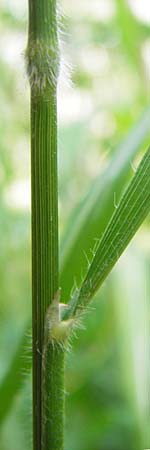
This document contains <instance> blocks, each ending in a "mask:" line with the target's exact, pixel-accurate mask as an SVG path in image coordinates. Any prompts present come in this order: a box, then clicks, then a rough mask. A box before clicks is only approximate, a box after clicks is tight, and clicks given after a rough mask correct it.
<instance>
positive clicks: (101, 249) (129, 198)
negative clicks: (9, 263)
mask: <svg viewBox="0 0 150 450" xmlns="http://www.w3.org/2000/svg"><path fill="white" fill-rule="evenodd" d="M149 211H150V148H148V150H147V152H146V153H145V155H144V157H143V159H142V161H141V163H140V165H139V167H138V169H137V171H136V174H135V176H134V177H133V179H132V181H131V183H130V184H129V186H128V188H127V190H126V191H125V193H124V195H123V197H122V199H121V201H120V204H119V206H118V208H117V210H116V211H115V212H114V214H113V216H112V218H111V220H110V222H109V223H108V226H107V227H106V230H105V232H104V235H103V237H102V239H101V241H100V244H99V246H98V249H97V251H96V254H95V256H94V258H93V261H92V263H91V266H90V268H89V270H88V272H87V275H86V277H85V279H84V281H83V283H82V285H81V287H80V290H79V291H78V292H77V293H76V294H75V298H73V300H72V307H71V309H72V312H73V313H74V314H75V313H76V312H77V311H78V310H80V309H81V308H82V307H85V306H86V305H87V304H88V303H89V301H90V300H91V298H92V297H93V295H94V294H95V292H96V291H97V289H98V288H99V287H100V286H101V285H102V283H103V282H104V280H105V279H106V277H107V276H108V274H109V272H110V271H111V270H112V268H113V267H114V265H115V264H116V262H117V261H118V259H119V257H120V256H121V254H122V253H123V251H124V250H125V248H126V247H127V245H128V244H129V242H130V241H131V239H132V237H133V236H134V234H135V233H136V231H137V230H138V228H139V226H140V225H141V224H142V222H143V220H144V219H145V218H146V216H147V214H148V212H149Z"/></svg>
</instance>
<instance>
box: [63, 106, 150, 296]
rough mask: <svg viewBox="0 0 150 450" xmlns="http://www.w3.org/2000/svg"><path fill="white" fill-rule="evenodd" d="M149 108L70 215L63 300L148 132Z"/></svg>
mask: <svg viewBox="0 0 150 450" xmlns="http://www.w3.org/2000/svg"><path fill="white" fill-rule="evenodd" d="M149 122H150V115H149V109H148V110H146V112H145V113H144V114H143V116H142V117H141V119H140V120H139V121H138V123H136V124H135V125H134V127H133V128H132V129H131V131H130V132H129V134H128V135H127V137H126V138H125V140H124V141H123V142H122V143H121V144H120V145H119V146H118V148H117V149H116V151H115V152H114V154H113V156H112V158H111V160H110V162H109V164H108V166H107V167H106V169H105V170H104V171H103V172H102V173H101V174H100V175H99V176H98V177H97V179H96V180H94V182H93V184H92V185H91V187H90V189H89V192H88V193H87V195H86V196H85V198H83V200H82V201H81V202H80V204H79V205H78V207H77V208H76V209H75V210H74V211H73V213H72V214H71V217H70V220H69V222H68V224H67V226H66V230H65V233H64V236H63V238H62V242H61V248H60V265H61V274H60V286H61V287H62V294H63V297H62V298H63V301H67V299H68V298H69V297H70V292H71V289H72V286H73V284H74V280H75V281H76V283H77V284H78V285H80V283H81V278H82V277H83V276H84V275H85V273H86V270H87V260H86V257H85V254H86V255H87V258H88V259H91V250H90V249H91V248H93V245H94V242H96V241H95V239H97V238H99V237H100V236H101V234H102V233H103V231H104V229H105V227H106V225H107V223H108V221H109V219H110V217H111V215H112V213H113V211H114V193H116V196H117V199H118V198H119V196H120V194H121V192H122V189H123V188H124V186H125V183H126V181H127V178H128V176H129V173H130V171H131V162H132V160H133V158H134V157H135V155H136V154H137V152H138V150H139V149H140V147H141V145H142V143H143V142H144V141H145V139H146V137H147V134H148V131H149Z"/></svg>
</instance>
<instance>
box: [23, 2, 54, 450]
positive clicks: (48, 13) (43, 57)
mask: <svg viewBox="0 0 150 450" xmlns="http://www.w3.org/2000/svg"><path fill="white" fill-rule="evenodd" d="M26 60H27V70H28V76H29V80H30V86H31V188H32V313H33V448H34V450H41V449H42V420H43V418H42V396H43V392H42V351H43V341H44V322H45V314H46V311H47V308H48V306H49V304H50V303H51V302H52V299H53V298H54V295H55V292H56V291H57V289H58V283H59V281H58V192H57V78H58V73H59V41H58V31H57V13H56V0H29V35H28V46H27V50H26ZM47 356H49V354H47ZM50 361H51V372H50V373H53V372H54V371H55V370H56V369H57V363H58V357H56V358H55V356H54V354H53V353H52V354H51V358H50ZM58 366H59V364H58ZM52 378H53V377H52ZM47 395H51V393H47ZM52 406H54V405H53V404H52ZM52 413H53V412H51V414H52ZM54 414H55V415H57V414H56V410H54ZM55 420H57V417H56V418H55ZM47 426H48V425H47ZM46 431H47V430H46V429H45V431H44V432H45V433H46ZM54 432H55V430H54ZM51 438H52V436H51ZM54 448H56V447H54V446H53V442H52V441H51V442H50V443H49V444H48V441H47V446H46V447H45V450H49V449H51V450H53V449H54ZM58 449H59V447H58Z"/></svg>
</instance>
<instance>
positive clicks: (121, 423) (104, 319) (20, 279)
mask: <svg viewBox="0 0 150 450" xmlns="http://www.w3.org/2000/svg"><path fill="white" fill-rule="evenodd" d="M60 6H61V9H62V11H63V13H64V14H63V16H62V19H61V27H60V28H61V30H60V33H61V47H62V67H61V74H60V80H59V87H58V116H59V131H58V142H59V216H60V262H61V286H62V290H63V296H64V298H65V300H66V299H67V298H68V295H69V294H70V291H71V287H72V286H74V285H75V284H76V283H77V284H79V283H80V281H81V278H82V277H83V276H84V273H85V270H86V267H87V259H90V257H91V256H92V254H91V249H92V248H93V246H94V244H95V242H96V240H97V238H99V237H100V236H101V235H102V233H103V230H104V227H105V225H106V223H107V221H108V219H109V218H110V216H111V214H112V212H113V210H114V207H115V204H117V203H118V201H119V198H120V194H121V192H123V190H124V188H125V185H126V183H127V181H128V179H129V178H130V177H131V176H132V175H133V172H134V169H135V168H136V167H137V164H138V161H139V160H140V158H141V156H142V153H143V151H144V150H145V149H146V145H147V142H148V135H149V131H148V130H149V116H148V114H149V113H148V106H149V105H148V103H149V98H148V97H149V89H148V86H149V81H150V80H149V78H150V77H149V74H150V37H149V24H150V2H149V1H148V0H142V1H141V0H130V1H127V0H92V1H91V0H82V1H75V0H62V1H61V5H60ZM0 23H1V32H0V103H1V107H0V237H1V247H0V450H12V449H13V450H20V448H21V449H22V450H27V449H28V450H31V448H32V437H31V373H30V372H31V354H30V353H31V350H30V347H31V328H30V321H31V250H30V246H31V243H30V149H29V86H28V81H27V77H26V72H25V65H24V56H23V53H24V49H25V46H26V40H27V1H25V0H22V1H20V0H1V4H0ZM87 192H88V194H87ZM85 253H86V255H85ZM90 255H91V256H90ZM149 267H150V235H149V219H147V221H145V223H144V224H143V226H142V227H141V229H140V231H139V232H138V233H137V235H136V237H135V238H134V241H133V242H132V244H131V245H130V247H129V249H127V251H126V252H125V254H124V256H123V257H122V258H121V260H120V262H119V263H118V264H117V267H116V268H115V269H114V270H113V272H112V274H111V276H109V279H108V280H107V281H106V282H105V285H104V286H103V288H102V289H101V291H100V293H99V294H98V295H97V297H96V299H95V300H94V302H93V304H92V308H91V309H90V310H89V312H88V314H87V316H86V317H85V319H84V326H85V330H84V331H83V330H81V331H79V332H78V339H74V342H73V351H72V352H71V353H70V354H68V356H67V373H66V391H67V394H66V409H67V420H66V447H65V450H127V449H128V450H142V449H144V448H148V447H150V432H149V418H150V400H149V399H150V397H149V394H150V389H149V333H148V330H149V296H150V280H149V276H148V275H149Z"/></svg>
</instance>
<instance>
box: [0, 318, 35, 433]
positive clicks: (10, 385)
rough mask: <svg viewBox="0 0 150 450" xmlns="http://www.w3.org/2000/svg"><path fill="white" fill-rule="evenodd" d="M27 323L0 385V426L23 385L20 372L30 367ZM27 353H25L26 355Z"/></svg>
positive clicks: (23, 379) (26, 371)
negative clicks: (0, 406)
mask: <svg viewBox="0 0 150 450" xmlns="http://www.w3.org/2000/svg"><path fill="white" fill-rule="evenodd" d="M29 329H30V327H29V323H28V324H27V326H25V327H24V328H23V330H22V333H21V336H20V338H19V336H18V346H17V349H16V351H15V354H14V357H13V359H12V361H11V362H10V366H9V367H8V370H7V372H6V375H5V376H4V378H3V379H2V382H1V384H0V401H1V405H3V406H2V408H0V425H2V423H3V421H4V420H5V418H6V416H7V414H8V413H9V412H10V409H11V406H12V404H13V400H14V399H15V397H16V394H17V392H18V390H20V389H21V388H22V386H23V385H24V381H25V378H24V376H23V375H22V372H25V373H28V371H29V369H30V367H31V359H32V358H31V355H29V353H30V352H29V351H28V347H29V337H28V331H29ZM26 351H27V353H28V354H27V353H26Z"/></svg>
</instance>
